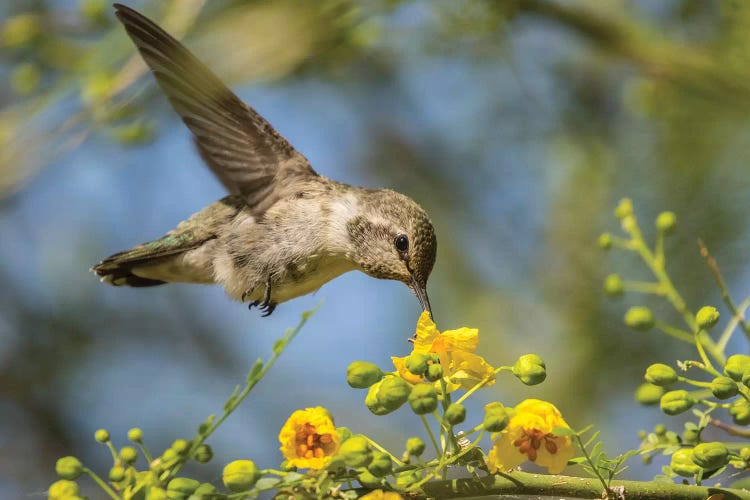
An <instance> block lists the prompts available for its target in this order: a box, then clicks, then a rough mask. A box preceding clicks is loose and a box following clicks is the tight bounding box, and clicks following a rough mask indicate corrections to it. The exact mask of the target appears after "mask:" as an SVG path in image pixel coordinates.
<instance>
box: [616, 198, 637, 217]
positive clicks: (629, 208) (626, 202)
mask: <svg viewBox="0 0 750 500" xmlns="http://www.w3.org/2000/svg"><path fill="white" fill-rule="evenodd" d="M628 215H633V202H632V201H631V200H630V198H623V199H621V200H620V202H619V203H618V204H617V207H615V217H617V218H618V219H622V218H624V217H627V216H628Z"/></svg>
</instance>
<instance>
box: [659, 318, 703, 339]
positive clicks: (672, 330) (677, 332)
mask: <svg viewBox="0 0 750 500" xmlns="http://www.w3.org/2000/svg"><path fill="white" fill-rule="evenodd" d="M654 326H655V327H656V328H657V329H659V330H661V331H662V332H664V333H666V334H667V335H669V336H670V337H674V338H676V339H677V340H682V341H683V342H687V343H688V344H694V343H695V336H694V335H693V334H692V333H689V332H686V331H685V330H683V329H682V328H676V327H674V326H672V325H669V324H667V323H663V322H661V321H659V320H656V321H655V322H654Z"/></svg>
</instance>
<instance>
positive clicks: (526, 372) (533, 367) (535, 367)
mask: <svg viewBox="0 0 750 500" xmlns="http://www.w3.org/2000/svg"><path fill="white" fill-rule="evenodd" d="M513 375H515V376H516V377H517V378H518V379H519V380H520V381H521V382H523V383H524V384H526V385H537V384H541V383H542V382H544V379H545V378H547V367H546V366H545V365H544V361H543V360H542V358H540V357H539V356H537V355H536V354H524V355H523V356H521V357H520V358H518V361H516V364H514V365H513Z"/></svg>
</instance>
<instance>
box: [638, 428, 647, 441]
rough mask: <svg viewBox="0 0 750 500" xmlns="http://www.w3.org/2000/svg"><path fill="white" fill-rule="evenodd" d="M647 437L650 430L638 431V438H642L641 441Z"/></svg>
mask: <svg viewBox="0 0 750 500" xmlns="http://www.w3.org/2000/svg"><path fill="white" fill-rule="evenodd" d="M646 437H648V432H646V431H644V430H640V431H638V439H640V440H641V441H643V440H644V439H646Z"/></svg>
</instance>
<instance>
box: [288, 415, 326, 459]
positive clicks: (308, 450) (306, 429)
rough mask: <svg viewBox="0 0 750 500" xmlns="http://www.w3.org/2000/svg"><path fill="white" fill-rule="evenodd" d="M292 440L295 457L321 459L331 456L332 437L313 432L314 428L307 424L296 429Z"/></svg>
mask: <svg viewBox="0 0 750 500" xmlns="http://www.w3.org/2000/svg"><path fill="white" fill-rule="evenodd" d="M294 440H295V445H296V450H297V456H298V457H301V458H323V457H325V456H326V455H331V454H332V453H333V451H334V447H335V443H334V442H333V436H331V435H330V434H318V433H317V432H315V426H314V425H310V424H309V423H306V424H304V425H303V426H300V427H298V428H297V434H296V435H295V436H294Z"/></svg>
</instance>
